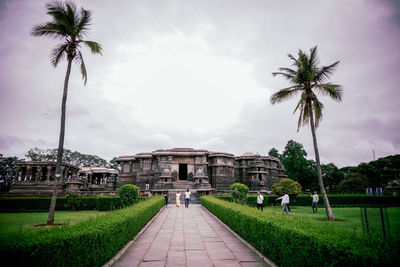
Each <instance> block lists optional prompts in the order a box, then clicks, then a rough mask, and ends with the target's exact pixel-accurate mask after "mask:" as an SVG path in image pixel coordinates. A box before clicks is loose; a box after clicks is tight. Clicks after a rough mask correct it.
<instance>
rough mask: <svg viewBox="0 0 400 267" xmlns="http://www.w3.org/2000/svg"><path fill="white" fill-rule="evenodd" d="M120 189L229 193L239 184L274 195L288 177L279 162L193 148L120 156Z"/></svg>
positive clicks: (248, 155) (256, 155)
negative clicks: (147, 185) (273, 189)
mask: <svg viewBox="0 0 400 267" xmlns="http://www.w3.org/2000/svg"><path fill="white" fill-rule="evenodd" d="M116 161H117V162H118V163H119V164H120V165H121V172H120V174H119V176H118V181H117V187H119V186H121V185H123V184H135V185H137V186H139V187H140V188H141V189H142V190H144V189H145V182H146V180H148V181H149V182H150V185H151V186H150V189H151V191H153V192H154V191H165V189H186V188H190V189H196V190H197V191H205V192H206V193H208V192H209V191H227V190H228V189H229V186H230V185H231V184H233V183H235V182H241V183H244V184H246V185H247V186H248V187H249V188H250V190H251V191H270V190H271V186H272V184H273V183H276V182H278V181H279V180H280V179H281V178H283V177H286V175H285V169H284V167H283V165H282V164H281V162H280V161H279V160H278V159H277V158H273V157H269V156H260V155H258V154H254V153H245V154H244V155H242V156H239V157H235V156H234V155H233V154H229V153H224V152H212V151H208V150H196V149H192V148H173V149H159V150H156V151H153V152H149V153H138V154H136V155H133V156H120V157H118V158H117V159H116Z"/></svg>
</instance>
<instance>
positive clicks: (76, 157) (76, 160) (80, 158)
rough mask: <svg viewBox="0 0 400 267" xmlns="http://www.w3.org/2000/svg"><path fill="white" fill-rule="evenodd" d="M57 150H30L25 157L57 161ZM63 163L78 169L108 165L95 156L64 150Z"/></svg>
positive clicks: (35, 159) (33, 159)
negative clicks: (78, 167)
mask: <svg viewBox="0 0 400 267" xmlns="http://www.w3.org/2000/svg"><path fill="white" fill-rule="evenodd" d="M57 151H58V149H57V148H54V149H40V148H37V147H35V148H32V149H30V150H29V151H28V152H27V153H26V154H25V156H26V157H27V158H28V159H29V160H31V161H56V160H57ZM62 161H63V162H65V163H69V164H73V165H76V166H80V167H107V166H110V164H109V163H108V162H107V161H106V160H105V159H102V158H100V157H99V156H96V155H89V154H82V153H80V152H78V151H71V150H69V149H64V152H63V159H62Z"/></svg>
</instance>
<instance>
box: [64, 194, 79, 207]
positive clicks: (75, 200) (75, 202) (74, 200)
mask: <svg viewBox="0 0 400 267" xmlns="http://www.w3.org/2000/svg"><path fill="white" fill-rule="evenodd" d="M65 199H66V203H65V204H66V205H65V207H66V208H67V209H71V210H73V211H75V210H77V209H79V207H80V206H81V205H82V201H81V197H80V196H79V195H78V194H75V193H69V194H67V195H66V196H65Z"/></svg>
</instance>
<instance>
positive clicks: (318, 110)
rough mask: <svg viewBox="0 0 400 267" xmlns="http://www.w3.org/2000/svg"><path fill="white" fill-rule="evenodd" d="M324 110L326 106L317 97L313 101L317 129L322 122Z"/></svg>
mask: <svg viewBox="0 0 400 267" xmlns="http://www.w3.org/2000/svg"><path fill="white" fill-rule="evenodd" d="M323 108H324V104H322V103H321V102H320V101H319V100H318V98H317V97H315V98H314V99H313V101H312V112H313V113H314V115H315V116H314V117H315V122H314V123H315V127H316V128H317V127H318V125H319V123H320V121H321V120H322V109H323Z"/></svg>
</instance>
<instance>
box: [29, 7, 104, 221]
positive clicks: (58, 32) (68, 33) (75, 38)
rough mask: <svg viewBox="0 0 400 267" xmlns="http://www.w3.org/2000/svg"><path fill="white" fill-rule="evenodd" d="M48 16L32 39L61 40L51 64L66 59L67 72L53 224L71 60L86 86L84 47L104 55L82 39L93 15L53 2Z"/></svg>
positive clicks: (54, 205)
mask: <svg viewBox="0 0 400 267" xmlns="http://www.w3.org/2000/svg"><path fill="white" fill-rule="evenodd" d="M46 9H47V14H48V15H50V16H51V18H52V20H51V21H49V22H46V23H43V24H39V25H36V26H35V27H34V28H33V30H32V35H33V36H48V37H51V38H54V39H55V40H60V41H62V42H61V43H60V44H58V45H57V46H56V47H55V48H54V49H53V50H52V53H51V63H52V64H53V66H54V67H57V65H58V63H59V62H60V61H61V60H62V59H63V57H64V56H66V57H67V62H68V64H67V72H66V74H65V80H64V89H63V96H62V102H61V125H60V137H59V142H58V151H57V152H58V153H57V162H56V178H55V179H54V191H53V196H52V198H51V204H50V209H49V216H48V219H47V224H54V210H55V207H56V199H57V186H58V182H59V181H60V179H61V164H62V158H63V151H64V135H65V113H66V103H67V94H68V82H69V76H70V73H71V65H72V61H73V60H75V62H76V63H78V64H80V70H81V73H82V79H83V80H84V84H85V85H86V82H87V72H86V66H85V63H84V61H83V56H82V53H81V51H80V46H81V45H82V44H84V45H86V46H87V47H88V48H89V49H90V50H91V52H92V53H93V54H96V53H98V54H101V46H100V44H98V43H96V42H93V41H86V40H84V39H83V37H84V36H85V35H86V34H87V30H88V29H89V26H90V21H91V12H90V11H88V10H85V9H83V8H81V9H80V10H79V11H78V9H77V8H76V6H75V4H74V3H72V2H65V3H62V2H58V1H55V2H52V3H48V4H46Z"/></svg>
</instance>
